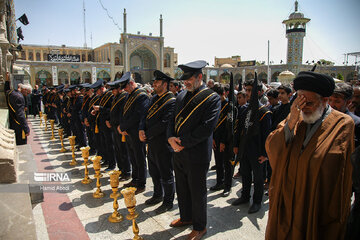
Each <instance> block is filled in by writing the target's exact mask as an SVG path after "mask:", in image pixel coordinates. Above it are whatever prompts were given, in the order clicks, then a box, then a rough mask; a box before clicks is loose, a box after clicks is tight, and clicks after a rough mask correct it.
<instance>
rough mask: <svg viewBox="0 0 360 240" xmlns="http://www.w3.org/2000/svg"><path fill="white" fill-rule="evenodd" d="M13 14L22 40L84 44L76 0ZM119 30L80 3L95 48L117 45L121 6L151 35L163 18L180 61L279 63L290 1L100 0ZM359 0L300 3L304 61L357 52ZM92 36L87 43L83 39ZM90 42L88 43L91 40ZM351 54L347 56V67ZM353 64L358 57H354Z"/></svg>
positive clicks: (28, 0)
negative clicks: (236, 57) (25, 19)
mask: <svg viewBox="0 0 360 240" xmlns="http://www.w3.org/2000/svg"><path fill="white" fill-rule="evenodd" d="M14 2H15V14H16V17H20V16H21V15H22V14H23V13H26V15H27V16H28V19H29V22H30V24H29V25H27V26H22V24H21V23H20V22H19V21H18V22H17V24H18V26H22V30H23V35H24V37H25V40H24V41H21V43H23V44H40V45H47V44H51V45H62V44H65V45H68V46H80V47H81V46H83V45H84V30H83V8H82V6H83V0H61V1H60V0H14ZM101 2H102V3H103V5H104V7H105V8H107V9H108V12H109V14H110V15H111V16H112V17H113V18H114V20H115V21H116V22H117V23H118V24H119V26H120V28H121V29H120V30H119V29H118V28H117V27H116V26H115V25H114V24H113V22H112V20H111V19H109V17H108V16H107V13H106V11H105V10H103V8H102V7H101V4H100V0H85V7H86V33H87V34H86V35H87V37H86V42H87V46H89V47H91V46H92V47H98V46H100V45H102V44H104V43H107V42H118V41H119V38H120V34H121V32H122V30H123V29H122V28H123V14H122V13H123V9H124V8H126V11H127V23H128V25H127V31H128V32H129V33H134V34H136V33H137V32H138V31H140V32H141V34H146V35H148V34H149V33H150V32H151V33H152V34H153V35H154V36H158V35H159V34H160V33H159V32H160V30H159V17H160V14H162V15H163V18H164V37H165V46H170V47H173V48H175V52H176V53H178V59H179V64H181V63H186V62H189V61H193V60H198V59H204V60H206V61H208V62H209V63H210V65H212V64H213V63H214V57H215V56H216V57H230V56H233V55H240V56H241V58H242V60H244V61H245V60H257V61H267V41H268V40H270V60H272V61H274V63H279V62H280V60H283V61H285V60H286V42H287V40H286V37H285V26H284V25H283V24H282V21H283V20H284V19H287V18H288V16H289V14H290V13H291V12H293V11H294V2H295V1H294V0H181V1H174V0H101ZM359 9H360V1H359V0H299V10H300V11H301V12H302V13H304V14H305V17H308V18H310V19H311V21H310V22H309V23H308V24H307V33H306V37H305V40H304V55H303V62H304V63H305V62H306V61H307V60H310V61H311V60H318V59H321V58H325V59H327V60H331V61H334V62H336V64H342V63H343V61H344V55H343V54H344V53H349V52H360V27H359V23H360V15H359V14H358V10H359ZM90 35H92V41H91V40H90ZM91 43H92V44H91ZM354 61H355V58H354V57H349V64H353V63H354ZM358 61H360V58H358Z"/></svg>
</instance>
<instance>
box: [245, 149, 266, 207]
mask: <svg viewBox="0 0 360 240" xmlns="http://www.w3.org/2000/svg"><path fill="white" fill-rule="evenodd" d="M263 168H264V164H260V163H259V162H258V159H256V157H254V156H248V155H247V154H244V156H243V158H242V159H241V160H240V172H241V176H242V184H243V188H242V192H241V195H242V197H245V198H247V199H250V190H251V182H252V177H253V176H254V194H253V203H261V201H262V197H263V195H264V170H263Z"/></svg>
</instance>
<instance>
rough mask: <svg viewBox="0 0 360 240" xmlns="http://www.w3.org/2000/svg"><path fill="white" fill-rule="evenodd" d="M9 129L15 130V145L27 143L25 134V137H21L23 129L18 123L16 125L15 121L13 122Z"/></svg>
mask: <svg viewBox="0 0 360 240" xmlns="http://www.w3.org/2000/svg"><path fill="white" fill-rule="evenodd" d="M10 129H13V130H14V131H15V140H16V145H24V144H26V143H27V137H26V136H25V138H24V139H23V135H22V132H23V129H22V127H21V126H20V125H17V124H16V123H15V124H13V126H11V127H10Z"/></svg>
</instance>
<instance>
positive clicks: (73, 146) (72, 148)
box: [69, 136, 77, 166]
mask: <svg viewBox="0 0 360 240" xmlns="http://www.w3.org/2000/svg"><path fill="white" fill-rule="evenodd" d="M75 138H76V136H70V137H69V142H70V145H71V151H72V161H71V163H69V164H70V165H71V166H75V165H77V162H76V160H75Z"/></svg>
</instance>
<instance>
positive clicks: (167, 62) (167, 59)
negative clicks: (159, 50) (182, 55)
mask: <svg viewBox="0 0 360 240" xmlns="http://www.w3.org/2000/svg"><path fill="white" fill-rule="evenodd" d="M164 67H166V68H169V67H170V54H168V53H166V54H165V56H164Z"/></svg>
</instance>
